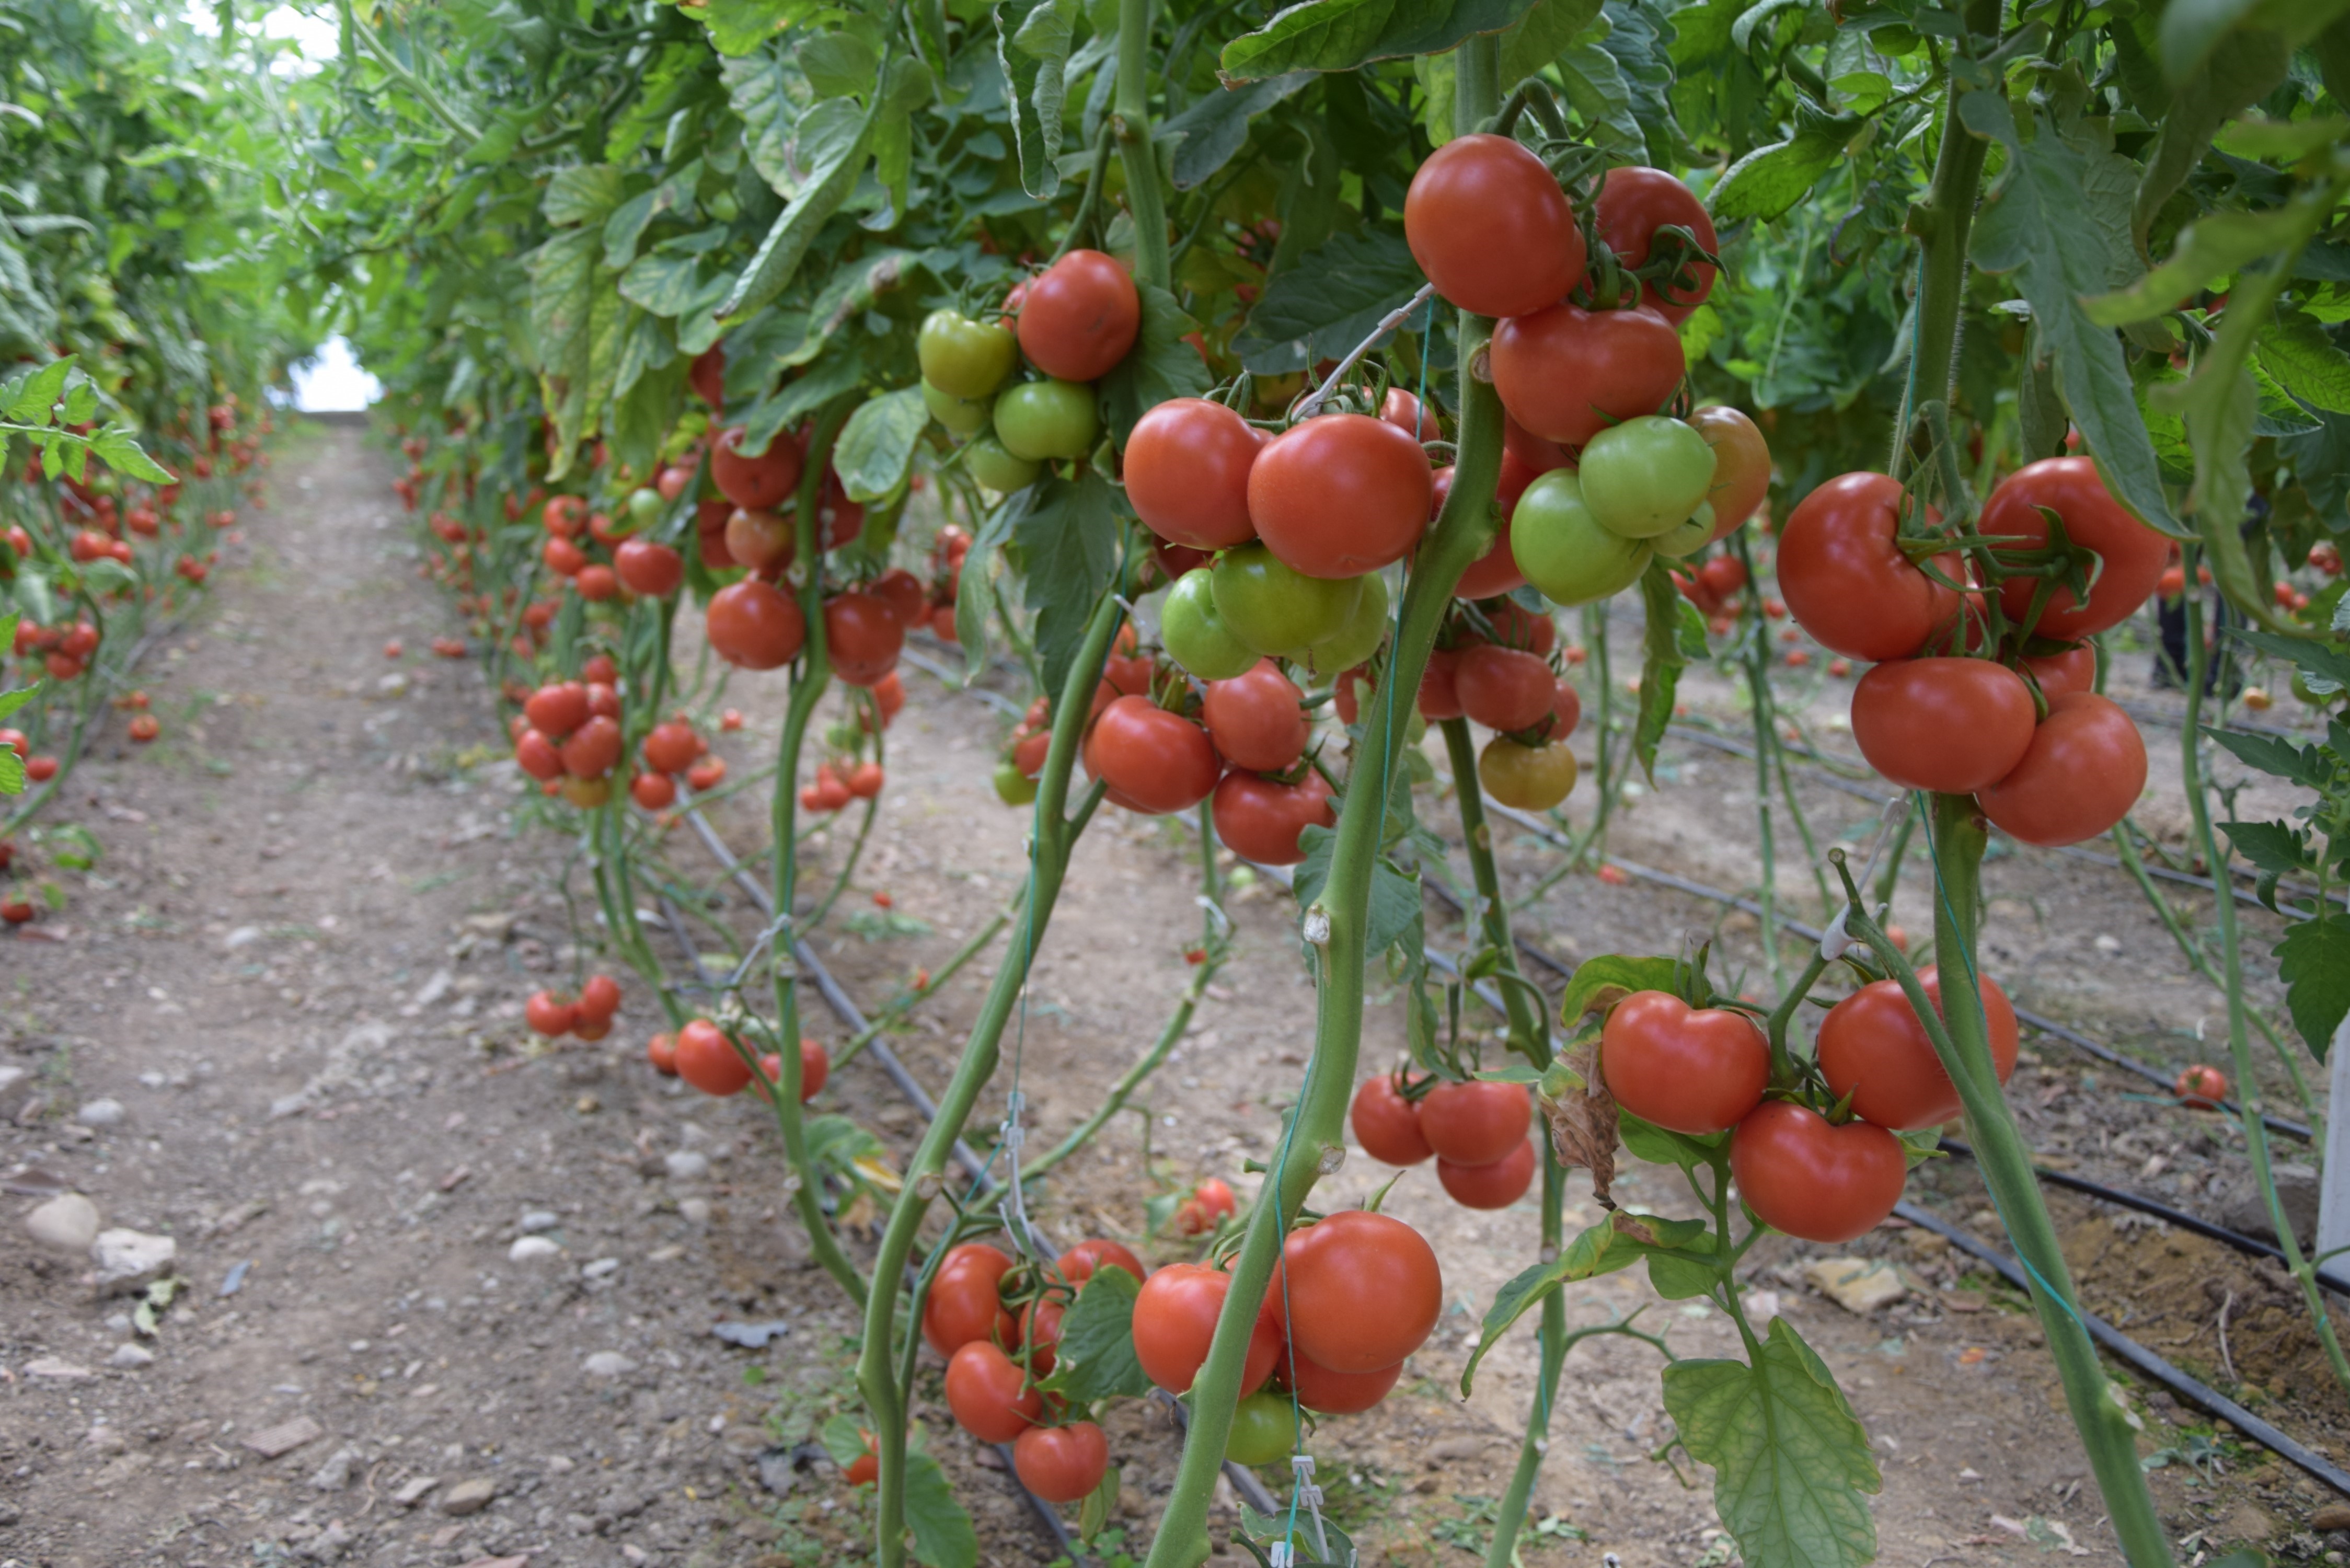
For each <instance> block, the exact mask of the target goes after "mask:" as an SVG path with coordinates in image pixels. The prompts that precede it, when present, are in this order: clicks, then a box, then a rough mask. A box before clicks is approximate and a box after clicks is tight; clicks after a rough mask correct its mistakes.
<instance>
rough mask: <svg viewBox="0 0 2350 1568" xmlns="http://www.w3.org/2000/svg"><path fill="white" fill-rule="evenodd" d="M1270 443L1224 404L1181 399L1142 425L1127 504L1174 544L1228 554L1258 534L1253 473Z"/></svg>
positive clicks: (1129, 458) (1129, 466)
mask: <svg viewBox="0 0 2350 1568" xmlns="http://www.w3.org/2000/svg"><path fill="white" fill-rule="evenodd" d="M1264 444H1265V443H1264V437H1263V434H1262V433H1261V432H1259V431H1257V430H1256V429H1255V428H1254V427H1253V426H1251V425H1250V423H1249V422H1248V421H1246V420H1244V419H1243V418H1241V416H1240V415H1239V414H1237V413H1235V412H1234V411H1233V410H1231V409H1228V408H1226V407H1225V406H1224V405H1223V404H1222V403H1213V402H1210V401H1209V400H1207V399H1205V398H1174V399H1170V400H1168V401H1166V402H1163V403H1160V404H1159V406H1158V407H1156V408H1154V409H1152V410H1150V411H1149V413H1147V414H1145V415H1143V416H1142V418H1141V419H1140V420H1139V421H1137V422H1136V424H1135V427H1134V433H1133V434H1132V435H1131V436H1129V437H1128V438H1127V443H1126V463H1125V470H1124V472H1125V477H1126V498H1127V500H1128V501H1129V502H1131V503H1132V504H1133V506H1134V510H1135V514H1136V515H1138V516H1139V517H1140V518H1141V519H1142V521H1143V523H1144V524H1146V525H1147V526H1148V527H1149V529H1150V531H1151V532H1152V533H1154V534H1156V535H1159V537H1160V538H1161V539H1164V540H1166V541H1167V542H1168V543H1170V544H1172V545H1186V546H1189V547H1190V548H1191V549H1195V550H1222V549H1226V548H1229V547H1230V546H1232V545H1240V544H1244V543H1246V542H1247V541H1248V540H1250V539H1253V538H1254V537H1255V536H1256V524H1254V523H1253V522H1252V521H1250V518H1249V474H1250V472H1251V471H1252V470H1253V469H1254V468H1255V466H1256V460H1257V454H1258V452H1260V451H1261V450H1263V446H1264Z"/></svg>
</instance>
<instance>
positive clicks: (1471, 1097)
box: [1419, 1079, 1534, 1165]
mask: <svg viewBox="0 0 2350 1568" xmlns="http://www.w3.org/2000/svg"><path fill="white" fill-rule="evenodd" d="M1533 1119H1534V1107H1533V1106H1532V1105H1531V1103H1530V1102H1529V1101H1528V1100H1527V1099H1526V1092H1525V1090H1524V1089H1523V1087H1521V1086H1520V1085H1516V1084H1496V1083H1488V1082H1484V1081H1482V1080H1478V1079H1472V1080H1471V1081H1469V1082H1467V1083H1462V1084H1439V1085H1436V1086H1435V1087H1434V1088H1432V1089H1430V1090H1429V1091H1428V1094H1427V1095H1426V1096H1424V1097H1423V1098H1422V1099H1421V1100H1420V1102H1419V1134H1420V1137H1424V1138H1426V1139H1427V1140H1428V1147H1430V1149H1431V1150H1433V1151H1434V1152H1435V1155H1436V1157H1437V1158H1439V1159H1449V1160H1451V1162H1452V1163H1453V1164H1455V1165H1491V1164H1492V1163H1493V1162H1494V1161H1495V1160H1497V1159H1504V1158H1508V1157H1509V1155H1510V1153H1511V1151H1512V1150H1513V1149H1515V1148H1516V1147H1518V1146H1519V1145H1520V1144H1523V1143H1524V1142H1525V1141H1526V1128H1527V1127H1529V1126H1530V1125H1532V1122H1533Z"/></svg>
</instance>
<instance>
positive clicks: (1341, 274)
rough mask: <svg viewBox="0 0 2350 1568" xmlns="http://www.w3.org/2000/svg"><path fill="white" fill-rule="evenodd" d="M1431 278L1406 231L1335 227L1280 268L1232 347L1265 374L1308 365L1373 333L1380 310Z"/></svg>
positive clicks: (1384, 312) (1383, 313)
mask: <svg viewBox="0 0 2350 1568" xmlns="http://www.w3.org/2000/svg"><path fill="white" fill-rule="evenodd" d="M1427 282H1428V279H1427V277H1426V276H1425V275H1423V274H1422V273H1421V272H1420V270H1419V263H1418V262H1415V261H1413V260H1412V259H1411V248H1410V247H1409V245H1407V244H1404V240H1403V235H1402V234H1401V233H1400V232H1399V231H1396V230H1389V229H1365V230H1363V231H1362V232H1360V233H1359V234H1337V235H1334V236H1332V237H1331V238H1330V239H1328V240H1326V241H1324V242H1323V243H1322V244H1319V245H1316V246H1315V247H1314V249H1312V250H1310V251H1308V252H1306V253H1305V255H1303V256H1301V257H1299V258H1298V261H1297V264H1296V265H1295V266H1292V267H1290V268H1289V269H1287V270H1286V271H1284V272H1281V273H1277V274H1275V275H1274V279H1273V281H1272V283H1270V284H1269V285H1267V286H1266V287H1265V291H1264V297H1263V299H1260V300H1258V301H1257V303H1256V308H1255V309H1253V310H1252V311H1250V312H1249V317H1248V322H1247V324H1246V325H1245V326H1244V327H1242V329H1241V334H1240V337H1239V338H1238V339H1237V340H1236V341H1234V343H1233V344H1232V348H1233V351H1234V352H1236V353H1237V354H1239V355H1240V357H1241V363H1242V364H1243V366H1244V367H1245V368H1247V369H1249V370H1251V371H1253V372H1254V373H1256V374H1258V375H1261V376H1263V375H1274V376H1278V375H1285V374H1287V373H1288V372H1289V371H1292V370H1302V369H1305V367H1306V366H1307V365H1309V364H1311V363H1313V362H1314V361H1315V360H1317V359H1321V358H1336V357H1337V356H1338V355H1340V354H1343V353H1345V352H1346V351H1347V350H1348V349H1350V348H1353V347H1354V346H1355V345H1356V344H1357V343H1360V342H1361V341H1362V340H1363V339H1364V338H1366V337H1369V336H1370V332H1371V328H1372V327H1377V326H1378V324H1379V319H1380V317H1384V316H1386V315H1387V313H1388V311H1390V310H1393V309H1394V308H1395V307H1396V306H1399V305H1401V304H1402V303H1403V302H1404V301H1405V300H1407V299H1409V298H1410V297H1411V296H1413V295H1414V294H1416V293H1417V292H1419V288H1420V287H1421V286H1423V285H1424V284H1426V283H1427ZM1405 325H1406V326H1407V327H1410V326H1413V325H1414V324H1413V323H1409V322H1408V323H1406V324H1405Z"/></svg>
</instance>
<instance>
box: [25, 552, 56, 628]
mask: <svg viewBox="0 0 2350 1568" xmlns="http://www.w3.org/2000/svg"><path fill="white" fill-rule="evenodd" d="M16 602H17V604H19V605H21V606H22V607H24V611H25V618H26V619H27V620H30V621H31V622H32V623H33V624H34V625H35V626H47V625H48V624H49V623H50V622H51V621H53V620H55V619H57V593H56V590H55V589H54V587H52V586H51V585H50V582H49V574H48V573H47V571H46V570H44V569H43V568H41V567H39V566H35V565H33V563H32V562H30V561H22V562H19V563H18V564H17V566H16Z"/></svg>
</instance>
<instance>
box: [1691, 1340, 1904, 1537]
mask: <svg viewBox="0 0 2350 1568" xmlns="http://www.w3.org/2000/svg"><path fill="white" fill-rule="evenodd" d="M1665 1408H1666V1410H1668V1411H1669V1412H1670V1414H1671V1416H1672V1417H1673V1423H1674V1425H1675V1426H1677V1427H1678V1428H1679V1429H1680V1437H1681V1444H1682V1446H1683V1447H1684V1448H1686V1449H1689V1451H1690V1458H1692V1459H1696V1460H1698V1462H1700V1464H1705V1465H1710V1466H1711V1467H1712V1469H1713V1503H1714V1510H1715V1511H1716V1512H1718V1513H1719V1514H1720V1515H1721V1521H1722V1523H1723V1524H1725V1525H1727V1526H1728V1527H1729V1529H1730V1532H1731V1535H1733V1536H1735V1537H1736V1538H1737V1540H1738V1545H1739V1550H1740V1552H1741V1554H1742V1556H1743V1557H1744V1559H1745V1561H1746V1564H1747V1568H1861V1565H1862V1564H1864V1563H1867V1562H1869V1561H1870V1560H1871V1559H1872V1558H1874V1557H1875V1556H1876V1555H1877V1524H1876V1521H1874V1520H1873V1519H1871V1518H1870V1516H1869V1512H1868V1506H1867V1504H1866V1503H1865V1502H1863V1501H1861V1498H1862V1494H1864V1493H1868V1492H1874V1491H1876V1490H1877V1488H1878V1487H1879V1486H1880V1485H1882V1484H1883V1483H1882V1480H1881V1478H1880V1477H1879V1476H1878V1474H1877V1461H1876V1459H1874V1458H1872V1457H1871V1456H1870V1454H1869V1451H1868V1434H1867V1433H1866V1431H1864V1430H1862V1428H1861V1425H1860V1421H1859V1419H1858V1417H1856V1416H1854V1415H1853V1413H1852V1407H1851V1406H1850V1405H1849V1404H1847V1403H1846V1401H1845V1397H1844V1394H1843V1392H1842V1391H1841V1390H1840V1389H1838V1388H1837V1387H1836V1386H1835V1378H1834V1377H1833V1376H1830V1375H1829V1372H1828V1369H1827V1367H1826V1366H1825V1365H1823V1364H1822V1363H1821V1361H1820V1358H1819V1357H1818V1356H1817V1355H1814V1354H1813V1353H1812V1349H1811V1347H1810V1346H1809V1345H1805V1344H1804V1342H1803V1340H1802V1339H1801V1338H1799V1337H1798V1336H1797V1335H1796V1334H1795V1331H1794V1327H1793V1325H1791V1324H1789V1323H1788V1322H1787V1320H1786V1319H1785V1318H1783V1317H1778V1318H1773V1319H1772V1320H1771V1332H1770V1335H1769V1337H1768V1338H1766V1339H1765V1340H1763V1344H1762V1345H1761V1347H1760V1349H1759V1351H1758V1353H1757V1354H1756V1355H1755V1358H1754V1365H1753V1366H1746V1365H1745V1364H1744V1363H1742V1362H1737V1361H1677V1362H1674V1363H1673V1364H1672V1365H1671V1366H1668V1367H1666V1368H1665Z"/></svg>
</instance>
